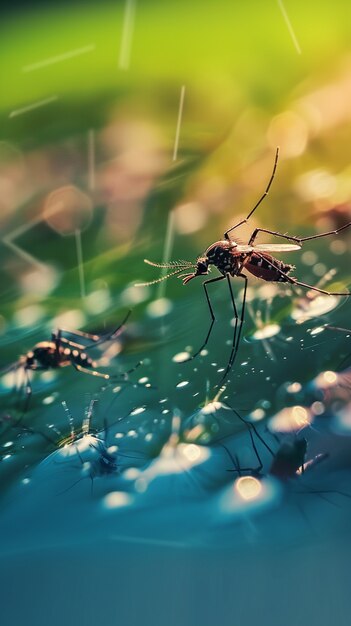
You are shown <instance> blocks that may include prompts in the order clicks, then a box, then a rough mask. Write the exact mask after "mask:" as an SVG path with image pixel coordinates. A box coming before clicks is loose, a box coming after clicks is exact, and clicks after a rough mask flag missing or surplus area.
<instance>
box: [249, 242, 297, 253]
mask: <svg viewBox="0 0 351 626" xmlns="http://www.w3.org/2000/svg"><path fill="white" fill-rule="evenodd" d="M253 249H254V250H257V251H258V252H293V251H294V250H300V249H301V246H299V244H297V243H258V244H257V245H256V246H253Z"/></svg>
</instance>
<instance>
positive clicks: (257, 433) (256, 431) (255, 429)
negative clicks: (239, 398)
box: [226, 403, 275, 458]
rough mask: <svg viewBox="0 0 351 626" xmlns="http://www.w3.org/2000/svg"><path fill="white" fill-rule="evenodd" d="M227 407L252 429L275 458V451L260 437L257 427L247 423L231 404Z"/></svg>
mask: <svg viewBox="0 0 351 626" xmlns="http://www.w3.org/2000/svg"><path fill="white" fill-rule="evenodd" d="M226 404H227V406H228V407H229V408H230V409H231V410H232V411H233V413H234V414H235V415H236V417H237V418H238V419H239V420H240V421H241V422H243V423H244V424H246V425H247V426H248V427H249V428H252V430H253V432H254V433H255V435H256V437H257V439H259V440H260V442H261V443H262V445H264V447H265V448H266V450H268V452H269V453H270V454H271V455H272V457H273V458H274V457H275V454H274V452H273V450H272V449H271V448H270V447H269V445H268V443H266V442H265V440H264V439H263V437H262V436H261V435H260V433H259V432H258V430H257V428H256V426H255V425H254V424H252V423H251V422H247V421H246V420H244V418H243V417H242V416H241V415H240V413H238V411H236V410H235V409H234V408H233V407H232V406H230V404H228V403H226Z"/></svg>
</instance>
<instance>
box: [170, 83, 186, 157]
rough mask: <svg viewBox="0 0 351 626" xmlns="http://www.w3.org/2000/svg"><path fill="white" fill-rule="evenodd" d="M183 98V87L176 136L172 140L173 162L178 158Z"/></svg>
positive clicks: (183, 88)
mask: <svg viewBox="0 0 351 626" xmlns="http://www.w3.org/2000/svg"><path fill="white" fill-rule="evenodd" d="M184 96H185V85H183V86H182V88H181V90H180V100H179V110H178V120H177V129H176V136H175V140H174V150H173V161H176V160H177V156H178V144H179V135H180V127H181V123H182V116H183V106H184Z"/></svg>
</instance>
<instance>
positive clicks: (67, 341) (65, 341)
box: [59, 337, 86, 350]
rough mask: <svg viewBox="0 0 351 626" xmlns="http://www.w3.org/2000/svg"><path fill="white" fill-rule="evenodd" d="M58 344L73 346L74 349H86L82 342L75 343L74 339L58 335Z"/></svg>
mask: <svg viewBox="0 0 351 626" xmlns="http://www.w3.org/2000/svg"><path fill="white" fill-rule="evenodd" d="M60 345H61V346H62V345H65V346H69V347H70V348H74V349H76V350H86V346H83V344H82V343H76V342H75V341H71V340H70V339H67V338H66V337H60V342H59V346H60Z"/></svg>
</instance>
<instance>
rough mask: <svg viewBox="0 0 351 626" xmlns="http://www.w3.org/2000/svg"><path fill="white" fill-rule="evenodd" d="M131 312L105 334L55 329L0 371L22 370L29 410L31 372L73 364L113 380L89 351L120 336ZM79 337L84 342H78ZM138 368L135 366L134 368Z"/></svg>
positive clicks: (23, 387) (26, 407)
mask: <svg viewBox="0 0 351 626" xmlns="http://www.w3.org/2000/svg"><path fill="white" fill-rule="evenodd" d="M130 314H131V311H129V312H128V314H127V315H126V317H125V318H124V320H123V322H122V323H121V324H120V325H119V326H118V327H117V328H116V329H115V330H114V331H113V332H112V333H107V334H105V335H93V334H90V333H86V332H83V331H80V330H64V329H62V328H60V329H58V330H56V331H54V332H53V333H52V335H51V340H50V341H41V342H39V343H37V344H36V345H35V346H34V347H33V349H32V350H30V351H29V352H27V354H25V355H22V356H20V357H19V359H18V361H16V362H15V363H12V364H11V365H10V366H8V367H5V368H4V369H3V370H2V371H1V372H0V374H1V375H3V374H5V373H7V372H11V371H12V372H20V371H22V373H23V381H22V384H21V385H20V388H19V390H18V391H21V389H24V390H25V394H26V400H25V409H24V410H25V411H26V410H27V409H28V405H29V402H30V399H31V396H32V383H31V375H30V372H38V371H48V370H52V369H58V368H62V367H66V366H68V365H71V366H72V367H74V369H75V370H77V371H78V372H82V373H83V374H89V375H91V376H95V377H99V378H103V379H104V380H110V378H111V377H110V375H109V374H104V373H102V372H99V371H97V369H96V367H97V366H98V364H97V363H96V361H94V360H93V359H92V358H91V357H90V356H89V354H88V353H87V351H88V350H90V349H91V348H95V347H96V346H98V345H100V344H102V343H105V342H107V341H113V340H114V339H116V338H117V337H118V335H119V334H120V333H121V331H122V329H123V327H124V325H125V324H126V322H127V320H128V318H129V316H130ZM65 335H69V336H71V337H73V338H74V339H75V341H72V340H71V339H68V337H66V336H65ZM84 340H89V341H90V343H88V345H84V344H83V343H81V342H82V341H84ZM78 341H79V342H80V343H78ZM138 365H140V363H138V364H137V366H136V367H138ZM134 369H135V367H134V368H133V370H134ZM133 370H130V371H128V372H126V373H125V374H129V373H130V372H131V371H133ZM125 374H124V375H125Z"/></svg>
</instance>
